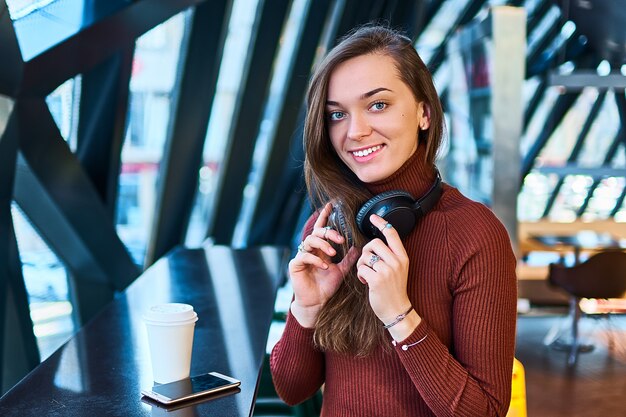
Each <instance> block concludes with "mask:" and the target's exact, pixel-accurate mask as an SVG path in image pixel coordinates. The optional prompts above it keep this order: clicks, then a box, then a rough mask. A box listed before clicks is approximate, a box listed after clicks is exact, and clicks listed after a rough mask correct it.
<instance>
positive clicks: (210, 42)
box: [146, 0, 232, 265]
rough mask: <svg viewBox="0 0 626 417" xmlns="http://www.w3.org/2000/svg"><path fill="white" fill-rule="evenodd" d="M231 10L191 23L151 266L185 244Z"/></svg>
mask: <svg viewBox="0 0 626 417" xmlns="http://www.w3.org/2000/svg"><path fill="white" fill-rule="evenodd" d="M231 10H232V0H219V1H214V2H207V3H204V4H201V5H199V6H197V7H196V9H195V11H194V14H193V18H192V21H191V22H190V29H189V36H188V39H189V40H188V44H187V50H186V53H185V58H184V63H183V66H182V71H181V72H182V74H181V79H180V89H179V92H178V98H177V100H176V108H175V112H174V113H175V116H174V119H173V127H172V129H171V131H170V132H169V133H168V137H167V142H166V145H165V152H164V155H163V160H162V162H161V166H162V168H161V170H162V171H161V174H160V181H159V184H158V187H159V189H158V193H157V205H156V210H155V217H154V221H153V228H152V233H151V238H150V242H149V243H148V250H147V255H146V265H151V264H152V263H153V262H154V261H155V260H156V259H158V258H159V257H161V256H162V255H164V254H165V253H166V252H167V251H169V250H170V249H171V248H173V247H174V246H176V245H177V244H181V243H183V242H184V236H185V232H186V230H187V225H188V223H189V218H190V217H191V212H192V209H193V204H194V197H195V194H196V190H197V189H198V169H199V168H200V166H201V165H202V150H203V147H204V142H205V138H206V131H207V126H208V123H209V115H210V113H211V107H212V105H213V99H214V97H215V91H216V88H217V79H218V75H219V69H220V65H221V62H222V53H223V49H224V42H225V40H226V36H227V33H228V22H229V20H230V15H231Z"/></svg>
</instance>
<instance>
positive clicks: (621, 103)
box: [611, 91, 626, 217]
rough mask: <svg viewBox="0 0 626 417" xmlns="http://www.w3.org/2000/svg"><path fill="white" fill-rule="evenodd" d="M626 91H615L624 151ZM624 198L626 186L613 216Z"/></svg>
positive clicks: (616, 202) (625, 143) (625, 145)
mask: <svg viewBox="0 0 626 417" xmlns="http://www.w3.org/2000/svg"><path fill="white" fill-rule="evenodd" d="M625 93H626V91H616V92H615V104H616V105H617V112H618V114H619V120H620V126H621V129H620V130H621V140H622V143H623V144H624V151H626V97H625V96H624V94H625ZM624 198H626V187H624V189H623V190H622V194H621V195H620V196H619V198H618V199H617V200H616V201H615V207H613V210H611V217H613V216H615V215H616V214H617V212H618V211H620V209H621V208H622V205H623V204H624Z"/></svg>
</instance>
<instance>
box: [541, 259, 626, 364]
mask: <svg viewBox="0 0 626 417" xmlns="http://www.w3.org/2000/svg"><path fill="white" fill-rule="evenodd" d="M548 280H549V282H550V284H552V285H554V286H556V287H558V288H561V289H562V290H564V291H565V292H566V293H567V294H568V295H569V299H570V301H569V317H570V318H571V323H572V328H571V335H572V337H571V344H570V345H569V346H567V348H568V349H569V356H568V364H569V365H570V366H571V365H574V364H575V363H576V360H577V357H578V353H579V352H585V351H589V350H591V349H592V348H593V346H587V345H582V344H581V343H580V341H579V338H578V322H579V320H580V316H581V310H580V305H579V302H580V299H581V298H622V297H624V296H625V295H626V253H624V252H621V251H618V250H610V251H605V252H599V253H597V254H595V255H593V256H591V257H589V259H587V260H586V261H585V262H582V263H580V264H577V265H574V266H572V267H567V266H563V265H560V264H550V267H549V274H548ZM557 340H558V338H554V340H552V341H551V342H550V343H546V344H550V345H552V344H554V343H555V342H557Z"/></svg>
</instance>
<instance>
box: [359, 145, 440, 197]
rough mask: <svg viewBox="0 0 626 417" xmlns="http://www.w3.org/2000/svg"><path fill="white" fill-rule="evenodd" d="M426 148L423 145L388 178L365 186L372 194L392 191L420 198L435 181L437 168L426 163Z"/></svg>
mask: <svg viewBox="0 0 626 417" xmlns="http://www.w3.org/2000/svg"><path fill="white" fill-rule="evenodd" d="M425 155H426V146H425V145H423V144H421V145H419V146H418V147H417V150H416V151H415V152H414V153H413V155H411V157H410V158H409V159H408V160H407V161H406V162H405V163H404V165H402V166H401V167H400V169H398V170H397V171H396V172H394V173H393V174H391V176H389V177H388V178H385V179H384V180H381V181H376V182H372V183H368V184H365V187H367V189H368V190H369V191H370V192H371V193H372V194H374V195H375V194H380V193H382V192H385V191H390V190H403V191H407V192H409V193H410V194H411V195H413V197H415V198H420V197H421V196H422V195H424V194H425V193H426V192H427V191H428V190H429V189H430V187H431V186H432V185H433V182H434V181H435V167H434V165H432V164H430V163H428V162H426V160H425Z"/></svg>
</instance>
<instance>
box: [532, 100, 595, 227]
mask: <svg viewBox="0 0 626 417" xmlns="http://www.w3.org/2000/svg"><path fill="white" fill-rule="evenodd" d="M605 99H606V90H604V91H600V92H599V94H598V97H597V98H596V101H595V102H594V103H593V106H591V109H590V110H589V114H588V115H587V118H586V119H585V123H584V124H583V126H582V129H581V130H580V133H579V134H578V137H577V138H576V143H574V147H573V148H572V151H571V153H570V155H569V157H568V158H567V162H568V164H571V163H574V162H576V160H578V155H580V151H581V150H582V149H583V145H584V143H585V138H586V137H587V135H588V134H589V131H590V130H591V126H592V125H593V122H594V120H595V119H596V117H597V115H598V113H599V112H600V109H601V108H602V105H603V104H604V100H605ZM564 182H565V177H560V178H559V181H558V182H557V183H556V186H555V187H554V189H553V190H552V194H551V195H550V197H549V198H548V202H547V203H546V207H545V209H544V211H543V215H542V216H541V217H542V218H545V217H548V214H550V210H552V207H553V206H554V202H555V201H556V198H557V196H558V195H559V192H560V191H561V187H563V183H564Z"/></svg>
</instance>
